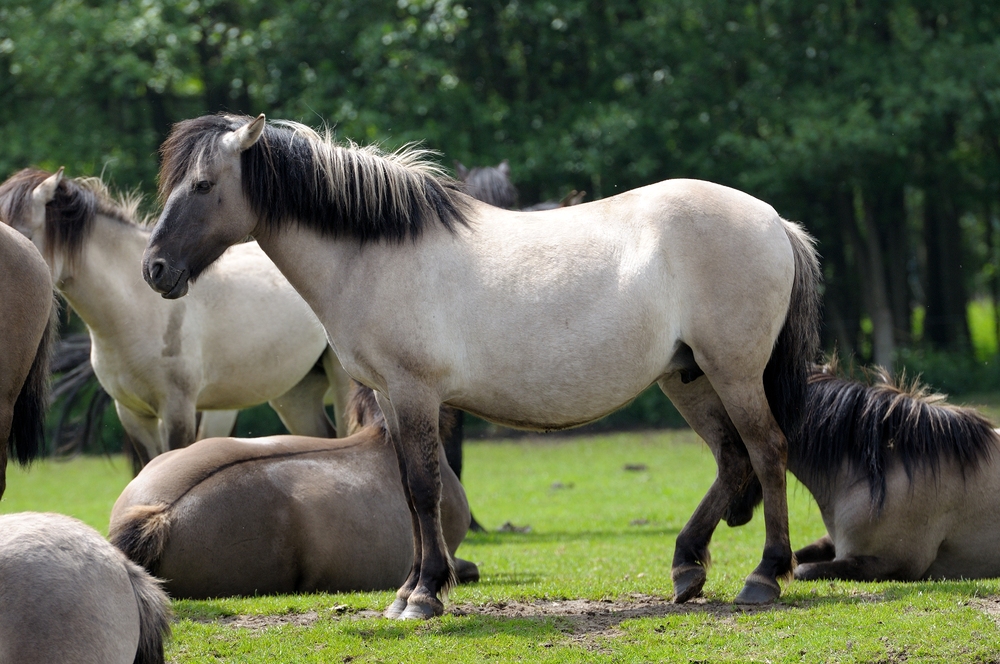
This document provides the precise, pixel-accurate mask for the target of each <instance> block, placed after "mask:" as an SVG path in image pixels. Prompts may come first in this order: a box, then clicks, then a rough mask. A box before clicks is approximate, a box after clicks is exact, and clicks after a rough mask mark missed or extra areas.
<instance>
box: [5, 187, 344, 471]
mask: <svg viewBox="0 0 1000 664" xmlns="http://www.w3.org/2000/svg"><path fill="white" fill-rule="evenodd" d="M137 204H138V200H132V201H124V202H117V201H114V200H112V199H111V197H110V196H109V194H108V192H107V190H106V189H105V187H104V186H103V185H102V184H101V183H100V181H98V180H95V179H77V180H68V179H63V178H62V170H61V169H60V171H59V172H58V173H56V174H54V175H51V174H49V173H46V172H44V171H38V170H31V169H26V170H23V171H21V172H19V173H17V174H15V175H14V176H13V177H11V178H10V179H9V180H7V181H6V182H5V183H4V184H3V185H2V186H0V219H2V221H4V222H6V223H7V224H10V225H12V226H13V227H14V228H16V229H17V230H19V231H21V232H22V233H24V234H25V235H26V236H27V237H28V238H30V239H31V240H32V241H33V242H34V243H35V245H36V246H37V247H38V248H39V249H40V250H41V252H42V255H43V256H44V257H45V259H46V261H47V262H48V264H49V267H50V269H51V273H52V276H53V280H54V281H55V285H56V288H57V289H58V290H59V292H60V294H62V295H63V297H65V298H66V300H67V301H68V302H69V304H70V305H71V306H72V307H73V309H74V310H76V312H77V313H78V314H79V315H80V317H81V318H82V319H83V321H84V322H85V323H86V324H87V329H88V331H89V332H90V336H91V340H92V342H93V346H92V352H91V361H92V363H93V367H94V371H95V373H96V374H97V378H98V380H100V382H101V385H102V386H103V387H104V389H106V390H107V391H108V393H109V394H110V395H111V396H112V398H114V400H115V407H116V409H117V410H118V415H119V417H120V419H121V422H122V425H123V426H124V427H125V430H126V431H127V432H128V433H129V435H130V436H132V437H133V438H134V439H135V440H136V441H138V442H139V443H140V444H141V445H142V446H143V447H144V448H145V450H146V452H147V453H148V455H149V457H153V456H156V455H157V454H159V453H161V452H165V451H166V450H168V449H174V448H177V447H182V446H184V445H188V444H190V443H191V442H193V441H194V440H195V439H196V437H197V432H196V430H195V413H196V411H198V410H201V411H230V412H222V413H221V414H215V415H213V414H210V413H209V414H205V415H203V417H202V423H203V425H207V424H210V423H215V424H216V426H217V428H216V429H214V431H217V432H221V433H222V434H224V435H228V434H229V433H230V431H231V429H232V424H233V421H234V419H235V415H236V413H235V410H236V409H241V408H246V407H249V406H253V405H256V404H259V403H262V402H264V401H270V403H271V405H272V406H273V407H274V409H275V410H276V411H277V412H278V414H279V416H280V417H281V419H282V421H283V422H284V423H285V425H286V426H287V427H288V429H289V430H290V431H292V432H294V433H298V434H303V435H313V436H326V435H333V433H334V429H333V427H332V426H331V425H330V422H329V420H328V419H327V417H326V414H325V412H324V409H323V398H324V395H325V394H326V392H327V390H328V388H329V387H330V385H331V383H332V384H333V385H334V386H335V387H336V389H335V393H336V394H335V399H334V403H335V411H342V405H343V403H344V400H345V399H346V382H347V379H346V376H343V374H342V370H341V369H340V366H339V364H338V363H337V361H336V358H335V357H334V356H333V354H332V352H330V351H329V348H328V345H327V341H326V336H325V334H324V331H323V327H322V325H320V323H319V321H317V320H316V316H315V315H313V313H312V312H311V311H310V310H309V307H308V306H307V305H306V303H305V302H303V301H302V298H301V297H300V296H299V295H298V294H297V293H296V292H295V291H294V290H293V289H292V287H291V286H290V285H289V284H288V282H287V281H286V280H285V279H284V277H282V276H281V273H280V272H278V270H277V268H275V266H274V264H273V263H271V261H270V260H268V258H267V257H266V256H265V255H264V254H263V252H262V251H261V250H260V248H259V247H257V245H256V244H254V243H247V244H240V245H239V246H238V247H234V248H233V249H232V250H231V251H230V252H228V253H227V254H226V256H225V257H224V258H223V259H222V260H220V261H219V264H218V267H217V268H216V269H214V270H212V272H211V273H210V274H208V275H206V277H205V280H204V282H205V283H204V286H203V288H201V289H199V292H198V294H197V296H196V297H195V298H193V299H191V300H189V301H188V302H187V303H186V304H184V303H177V302H165V301H163V300H162V299H161V298H158V297H156V296H155V295H154V294H153V293H151V292H150V291H149V289H148V288H146V287H145V286H144V285H143V283H142V281H141V280H140V279H139V272H138V270H137V269H136V266H137V265H138V264H139V260H140V258H141V256H142V252H143V248H144V247H145V244H146V241H147V240H148V238H149V232H148V231H147V230H146V229H145V228H143V227H141V226H139V225H137V224H136V223H135V221H134V220H135V216H136V214H135V208H136V206H137ZM320 358H322V361H323V366H324V368H325V369H326V374H327V375H326V376H323V375H322V374H321V373H320V375H316V373H315V372H313V368H314V367H315V366H316V364H317V362H318V361H319V360H320ZM328 378H329V379H328ZM336 414H337V415H341V414H342V413H340V412H337V413H336ZM220 415H221V417H220ZM220 419H221V420H222V421H221V422H219V421H218V420H220ZM211 432H212V430H210V429H206V428H205V427H203V430H202V432H201V434H202V435H205V434H206V433H211Z"/></svg>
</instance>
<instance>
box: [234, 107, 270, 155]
mask: <svg viewBox="0 0 1000 664" xmlns="http://www.w3.org/2000/svg"><path fill="white" fill-rule="evenodd" d="M265 124H266V123H265V122H264V114H263V113H261V114H260V115H258V116H257V117H256V118H254V119H253V120H251V121H250V122H248V123H246V124H245V125H243V126H242V127H240V128H239V129H237V130H236V131H234V132H233V133H232V135H231V137H230V139H229V141H230V144H231V145H232V146H233V147H234V148H236V150H237V151H238V152H243V151H244V150H246V149H248V148H250V147H251V146H252V145H253V144H254V143H256V142H257V139H259V138H260V135H261V134H262V133H263V132H264V125H265Z"/></svg>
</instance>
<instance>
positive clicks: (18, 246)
mask: <svg viewBox="0 0 1000 664" xmlns="http://www.w3.org/2000/svg"><path fill="white" fill-rule="evenodd" d="M53 309H54V307H53V306H52V280H51V278H50V277H49V269H48V267H47V266H46V265H45V261H44V260H42V257H41V256H40V255H39V254H38V250H37V249H35V247H33V246H32V245H31V243H30V242H28V241H27V240H26V239H25V238H24V237H22V236H21V235H20V234H19V233H17V232H15V231H14V230H13V229H11V228H8V227H6V226H3V225H2V224H0V497H2V496H3V493H4V490H5V489H6V487H7V455H8V451H9V452H11V453H13V455H14V458H15V459H16V460H17V461H18V462H19V463H21V464H27V463H28V462H30V461H31V460H32V459H34V458H36V457H37V456H38V455H39V454H40V452H41V451H42V448H43V441H44V437H43V433H42V422H43V420H44V419H45V409H46V406H47V405H48V396H47V394H48V379H49V356H50V354H51V346H52V342H53V340H54V338H55V331H54V328H55V325H56V319H55V316H54V315H53V314H54V311H53Z"/></svg>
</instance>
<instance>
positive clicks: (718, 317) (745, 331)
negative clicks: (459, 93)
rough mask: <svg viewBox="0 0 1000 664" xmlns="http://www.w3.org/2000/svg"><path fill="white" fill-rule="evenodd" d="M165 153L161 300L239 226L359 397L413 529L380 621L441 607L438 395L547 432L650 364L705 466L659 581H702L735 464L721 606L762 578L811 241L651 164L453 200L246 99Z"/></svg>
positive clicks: (416, 167)
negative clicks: (572, 187)
mask: <svg viewBox="0 0 1000 664" xmlns="http://www.w3.org/2000/svg"><path fill="white" fill-rule="evenodd" d="M161 153H162V156H163V161H162V166H161V171H160V188H161V197H162V199H163V200H164V201H165V207H164V209H163V213H162V214H161V215H160V219H159V221H158V222H157V223H156V226H155V227H154V229H153V232H152V235H151V236H150V239H149V245H148V246H147V249H146V254H145V256H144V257H143V263H142V269H143V275H144V277H145V278H146V280H147V282H148V283H149V284H150V286H152V287H153V288H154V289H155V290H156V291H158V292H160V293H162V294H163V296H164V297H167V298H179V297H181V296H183V295H185V294H186V293H187V292H188V287H189V284H190V283H192V282H193V281H194V280H196V279H197V280H199V281H200V279H207V278H209V277H210V276H211V274H212V273H211V272H207V273H206V272H205V269H206V268H207V267H208V266H209V265H211V264H212V263H213V262H214V261H215V260H216V259H217V258H218V257H219V256H221V255H222V254H223V252H224V251H226V248H227V247H229V246H231V245H233V244H235V243H238V242H240V241H241V240H242V239H243V238H244V237H246V236H247V235H252V236H253V237H255V238H257V240H258V242H259V243H260V246H261V248H262V249H263V250H264V251H265V252H266V253H267V254H268V256H270V257H271V258H272V259H273V260H274V262H275V264H276V265H277V266H278V268H279V269H280V270H281V271H282V272H283V273H284V274H285V276H287V277H288V279H289V281H290V282H291V283H292V285H293V286H295V288H296V289H297V290H298V291H299V292H300V293H301V294H302V296H303V297H304V298H305V300H306V301H307V302H308V303H309V304H310V306H311V307H313V310H314V311H315V312H316V314H317V315H318V316H319V318H320V320H321V321H322V322H323V325H324V326H325V327H326V330H327V333H328V335H329V337H330V339H331V342H332V344H333V346H334V349H335V350H336V352H337V356H338V357H339V358H340V360H341V361H342V362H343V364H344V368H345V369H346V370H347V372H348V373H349V374H350V375H352V376H353V377H355V378H356V379H358V380H359V381H360V382H361V383H363V384H365V385H367V386H369V387H372V388H373V389H374V390H375V392H376V395H377V399H378V403H379V406H380V407H381V408H382V411H383V412H384V413H385V417H386V422H387V423H388V426H389V432H390V435H391V437H392V442H393V445H394V446H395V448H396V454H397V456H398V458H399V465H400V471H401V476H402V481H403V485H404V489H405V491H406V492H407V498H408V500H409V501H410V504H411V505H412V514H413V530H414V537H413V539H414V542H415V556H414V562H413V567H412V568H411V571H410V575H409V576H408V577H407V580H406V582H405V583H404V584H403V586H402V587H401V588H400V589H399V591H398V592H397V599H396V600H395V601H394V602H393V604H392V605H391V606H390V607H389V608H388V609H387V611H386V615H387V616H388V617H399V618H427V617H430V616H433V615H438V614H440V613H442V611H443V609H444V606H443V604H442V602H441V600H440V599H439V598H438V594H439V593H440V592H442V591H446V590H447V589H448V588H449V587H450V585H451V584H452V583H454V572H453V569H452V564H451V560H450V557H449V556H448V552H447V547H446V544H445V541H444V536H443V535H442V531H441V522H440V517H439V512H438V506H439V504H440V496H441V476H440V467H439V464H438V456H437V445H438V442H437V441H438V407H439V406H440V404H442V403H445V404H447V405H450V406H454V407H456V408H461V409H462V410H466V411H469V412H471V413H474V414H476V415H479V416H480V417H483V418H485V419H488V420H491V421H493V422H496V423H498V424H503V425H508V426H517V427H521V428H527V429H534V430H551V429H562V428H567V427H571V426H576V425H580V424H584V423H586V422H591V421H593V420H596V419H598V418H600V417H603V416H604V415H607V414H608V413H610V412H612V411H614V410H616V409H617V408H619V407H621V406H622V405H624V404H626V403H628V401H629V400H631V399H632V398H634V397H635V396H636V395H637V394H639V393H640V392H641V391H642V390H643V389H645V388H646V387H647V386H648V385H650V384H651V383H654V382H656V383H658V384H659V386H660V387H661V388H662V389H663V391H664V392H665V393H666V394H667V395H668V396H669V397H670V399H671V400H672V401H673V402H674V403H675V404H676V406H677V408H678V410H679V411H680V412H681V413H682V414H683V415H684V417H685V419H687V421H688V422H689V423H690V424H691V426H692V427H693V428H694V430H695V431H697V432H698V433H699V434H700V435H701V437H702V438H704V439H705V440H706V441H707V442H708V444H709V446H710V447H711V448H712V451H713V453H714V454H715V456H716V459H717V462H718V465H719V474H718V477H717V478H716V481H715V483H714V484H713V485H712V487H711V488H710V489H709V491H708V494H707V495H706V496H705V498H704V500H702V502H701V504H700V505H699V506H698V508H697V509H696V511H695V513H694V515H693V516H692V517H691V520H690V521H689V522H688V524H687V525H686V526H685V527H684V529H683V530H682V531H681V533H680V535H679V536H678V538H677V545H676V549H675V553H674V563H673V570H672V576H673V580H674V589H675V599H676V600H677V601H685V600H687V599H689V598H690V597H693V596H695V595H697V594H699V593H700V592H701V588H702V586H703V584H704V582H705V566H706V565H707V563H708V543H709V541H710V539H711V536H712V533H713V532H714V530H715V528H716V526H717V525H718V523H719V521H720V520H721V519H722V518H723V517H724V516H726V515H727V512H729V513H730V517H731V519H730V520H731V522H732V521H733V520H734V519H733V518H732V517H733V515H732V514H731V512H732V509H733V508H734V506H740V507H742V506H743V505H744V502H745V501H744V498H745V496H746V495H747V493H748V492H749V491H752V489H753V487H755V486H756V484H755V481H756V480H755V479H754V476H755V475H756V477H757V478H759V479H760V487H762V489H761V493H762V495H763V501H764V518H765V524H766V540H765V546H764V552H763V557H762V560H761V562H760V564H759V565H758V567H757V568H756V569H755V570H754V572H753V573H752V574H751V575H750V576H749V577H748V578H747V581H746V585H745V586H744V588H743V590H742V591H741V592H740V594H739V596H738V597H737V601H739V602H746V603H762V602H770V601H773V600H774V599H776V598H777V597H778V596H779V594H780V592H781V588H780V586H779V584H778V579H779V578H780V577H784V576H787V575H789V574H791V572H792V566H793V559H792V550H791V546H790V545H789V539H788V505H787V499H786V495H785V457H786V448H787V445H786V441H785V436H784V434H783V433H782V429H783V428H784V430H785V431H789V432H792V431H794V430H795V428H796V426H797V421H796V420H797V418H798V417H799V416H800V409H801V407H802V405H803V403H804V400H805V388H806V379H807V376H808V369H809V366H810V365H811V362H812V361H813V360H814V359H815V353H816V351H817V347H818V302H817V282H818V279H819V269H818V264H817V260H816V255H815V252H814V250H813V248H812V243H811V241H810V239H809V237H808V236H807V235H806V234H805V232H804V231H802V229H801V228H799V227H798V226H797V225H795V224H793V223H790V222H787V221H785V220H783V219H781V218H780V217H779V216H778V215H777V214H776V213H775V211H774V209H773V208H771V206H769V205H767V204H766V203H763V202H761V201H758V200H757V199H755V198H752V197H751V196H748V195H747V194H744V193H741V192H738V191H735V190H733V189H729V188H726V187H722V186H719V185H715V184H711V183H707V182H699V181H693V180H671V181H667V182H662V183H660V184H655V185H650V186H647V187H643V188H641V189H637V190H635V191H631V192H627V193H624V194H621V195H618V196H615V197H613V198H607V199H603V200H600V201H597V202H594V203H589V204H585V205H578V206H574V207H568V208H561V209H558V210H550V211H547V212H539V213H524V212H508V211H505V210H501V209H499V208H495V207H492V206H488V205H485V204H483V203H481V202H479V201H476V200H474V199H472V198H470V197H468V196H466V195H464V194H462V193H461V192H460V191H458V190H457V187H458V186H459V185H458V184H457V183H455V182H454V181H451V180H448V179H446V178H444V177H443V176H442V175H441V172H440V169H439V168H438V167H437V166H435V165H432V164H431V163H429V162H428V161H427V160H426V159H425V153H424V152H422V151H420V150H416V149H409V150H404V151H401V152H397V153H394V154H389V155H386V154H382V153H380V152H378V151H377V150H376V149H374V148H370V147H369V148H359V147H357V146H353V145H349V146H346V147H343V146H338V145H335V144H334V143H333V142H332V141H331V140H330V138H329V136H327V137H322V136H320V135H318V134H316V133H315V132H313V131H311V130H310V129H309V128H307V127H304V126H302V125H298V124H294V123H282V124H278V125H267V124H266V123H265V121H264V116H263V115H261V116H259V117H257V118H256V119H252V118H241V117H234V116H228V115H222V116H205V117H202V118H197V119H194V120H188V121H184V122H181V123H179V124H177V125H175V126H174V128H173V129H172V131H171V133H170V135H169V137H168V138H167V140H166V141H165V143H164V144H163V146H162V147H161ZM334 312H336V315H334ZM758 495H759V494H758ZM739 516H745V514H740V515H739Z"/></svg>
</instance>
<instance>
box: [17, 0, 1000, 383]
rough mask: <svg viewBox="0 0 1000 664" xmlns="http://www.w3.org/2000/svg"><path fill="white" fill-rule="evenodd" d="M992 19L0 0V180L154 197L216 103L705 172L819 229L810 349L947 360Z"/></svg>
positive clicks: (968, 287)
mask: <svg viewBox="0 0 1000 664" xmlns="http://www.w3.org/2000/svg"><path fill="white" fill-rule="evenodd" d="M998 34H1000V5H992V4H991V3H973V2H967V1H958V0H955V1H953V2H950V3H941V2H927V1H926V0H896V1H894V2H886V3H866V2H860V1H858V0H830V1H828V2H823V3H817V4H810V3H800V2H794V1H793V0H759V1H758V2H734V1H731V0H697V1H695V0H668V1H663V0H656V1H653V0H477V1H475V2H468V3H463V2H458V1H456V0H437V1H431V0H391V1H390V0H334V1H330V2H318V1H315V2H314V1H311V0H270V1H268V2H264V1H263V0H240V1H237V0H139V1H137V2H131V1H116V0H55V1H54V2H53V1H51V0H49V1H47V2H42V1H35V2H27V1H23V0H21V1H19V0H7V1H6V2H5V3H3V4H2V5H0V90H2V97H0V99H2V104H0V145H2V146H3V147H2V150H0V174H3V175H4V176H5V175H7V174H8V173H10V172H11V171H12V170H14V169H15V168H19V167H22V166H26V165H29V164H38V165H43V166H49V167H54V166H58V165H61V164H65V165H66V166H67V167H68V170H69V172H70V173H72V174H83V173H100V172H102V171H103V172H105V174H106V175H107V176H110V177H113V178H114V180H115V181H116V183H117V184H118V185H119V186H122V187H132V186H140V187H142V188H144V189H151V188H152V186H153V185H154V179H155V173H156V169H157V163H156V157H155V151H156V147H157V146H158V144H159V142H160V141H161V140H162V138H163V137H164V135H165V132H166V131H167V129H168V127H169V125H170V123H172V122H174V121H176V120H179V119H182V118H185V117H190V116H193V115H198V114H203V113H209V112H216V111H219V110H231V111H239V112H246V113H257V112H260V111H264V112H266V113H268V115H269V116H270V117H285V118H292V119H297V120H301V121H304V122H307V123H309V124H314V125H315V124H319V123H322V122H329V123H331V124H335V125H336V127H337V131H338V134H339V135H340V136H342V137H345V138H351V139H354V140H357V141H371V140H378V141H384V142H386V143H388V144H391V145H395V144H400V143H403V142H405V141H410V140H423V141H424V142H425V143H426V144H427V145H429V146H430V147H433V148H435V149H438V150H440V151H441V152H442V153H443V155H444V159H445V160H446V163H448V164H450V163H451V160H452V159H460V160H462V161H463V162H465V163H466V164H482V163H496V162H498V161H499V160H500V159H503V158H508V159H510V161H511V164H512V165H513V172H514V177H515V181H516V183H517V185H518V186H519V188H520V190H521V192H522V201H523V202H525V203H530V202H534V201H536V200H540V199H542V198H554V197H559V196H561V195H562V194H564V193H565V192H566V191H568V190H569V189H571V188H577V189H587V190H588V192H590V195H591V196H594V197H602V196H608V195H612V194H614V193H616V192H619V191H623V190H626V189H630V188H633V187H637V186H640V185H643V184H646V183H649V182H653V181H656V180H660V179H664V178H669V177H699V178H705V179H710V180H714V181H717V182H722V183H725V184H729V185H732V186H735V187H738V188H740V189H743V190H745V191H748V192H750V193H752V194H754V195H757V196H758V197H760V198H763V199H764V200H767V201H769V202H770V203H772V204H773V205H774V206H775V207H776V208H777V209H778V210H779V212H781V213H782V214H783V215H784V216H786V217H789V218H793V219H800V220H802V221H803V222H804V223H805V224H806V226H807V227H808V228H809V229H810V231H812V232H813V233H814V234H815V235H816V236H817V237H818V239H819V243H820V244H819V247H820V251H821V253H822V255H823V258H824V269H825V271H826V277H827V285H826V294H825V295H826V297H825V303H826V332H825V333H826V340H827V345H828V346H830V347H832V346H833V344H834V343H836V344H837V345H838V346H839V348H840V349H841V350H842V351H844V352H855V353H858V354H860V355H861V356H862V357H863V358H865V359H870V360H874V361H877V362H880V363H882V364H887V365H888V364H892V363H893V361H894V357H895V355H896V352H897V349H898V348H901V347H910V346H913V345H914V344H918V342H919V345H920V346H921V347H927V348H932V349H937V350H948V351H956V352H959V353H966V354H968V353H971V350H970V348H971V342H970V331H969V325H968V321H967V316H966V305H967V303H968V302H969V301H970V300H971V299H973V298H976V297H978V298H986V299H988V300H990V301H994V302H995V301H996V299H997V297H998V295H1000V274H998V270H997V265H998V263H997V252H998V251H1000V221H998V212H1000V210H998V200H1000V196H998V193H1000V192H998V189H1000V125H998V121H1000V41H998V37H997V35H998ZM915 312H916V313H917V314H918V315H917V316H916V320H917V321H918V325H917V326H916V327H915V326H914V324H913V322H914V319H915V316H914V314H915ZM994 325H995V323H994ZM915 331H916V332H918V333H919V334H920V338H919V339H915V338H914V336H913V335H914V332H915Z"/></svg>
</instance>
